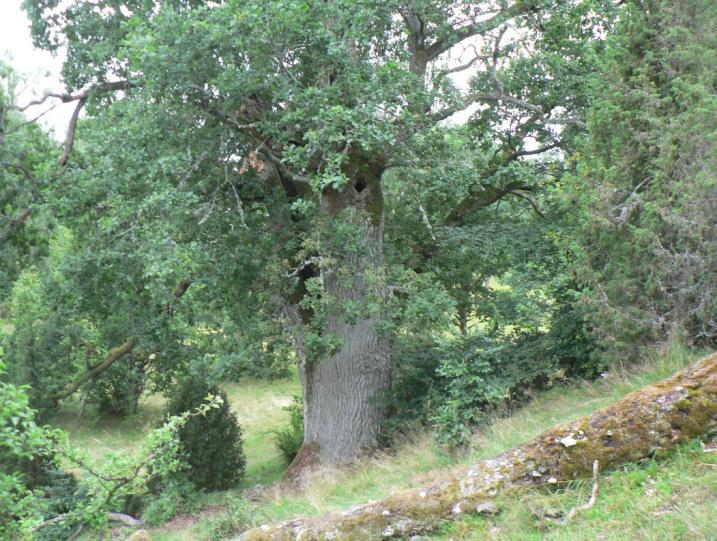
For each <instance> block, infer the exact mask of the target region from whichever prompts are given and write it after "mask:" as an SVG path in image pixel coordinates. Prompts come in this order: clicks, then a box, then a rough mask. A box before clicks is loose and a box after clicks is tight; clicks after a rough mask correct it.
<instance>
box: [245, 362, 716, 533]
mask: <svg viewBox="0 0 717 541" xmlns="http://www.w3.org/2000/svg"><path fill="white" fill-rule="evenodd" d="M716 428H717V353H715V354H712V355H710V356H708V357H705V358H703V359H702V360H700V361H698V362H696V363H694V364H692V365H691V366H689V367H687V368H685V369H684V370H681V371H679V372H677V373H676V374H675V375H674V376H672V377H670V378H669V379H666V380H664V381H662V382H660V383H657V384H655V385H650V386H648V387H645V388H643V389H641V390H639V391H636V392H634V393H632V394H630V395H628V396H626V397H624V398H623V399H621V400H620V401H618V402H617V403H616V404H614V405H612V406H609V407H607V408H604V409H601V410H599V411H597V412H595V413H593V414H592V415H589V416H586V417H583V418H581V419H578V420H577V421H575V422H573V423H570V424H567V425H560V426H556V427H553V428H551V429H549V430H547V431H545V432H543V433H542V434H540V435H539V436H537V437H536V438H534V439H532V440H531V441H529V442H527V443H525V444H523V445H521V446H519V447H515V448H513V449H510V450H508V451H505V452H504V453H502V454H500V455H498V456H497V457H495V458H492V459H489V460H483V461H481V462H478V463H477V464H475V465H473V466H472V467H471V468H469V469H468V470H463V471H459V472H456V473H455V474H453V475H452V476H450V477H448V478H446V479H444V480H443V481H440V482H437V483H435V484H433V485H430V486H427V487H424V488H418V489H413V490H409V491H405V492H400V493H396V494H393V495H391V496H389V497H388V498H386V499H385V500H383V501H380V502H378V503H372V504H368V505H362V506H359V507H355V508H353V509H351V510H349V511H346V512H343V513H334V514H330V515H326V516H323V517H318V518H313V519H298V520H293V521H290V522H284V523H281V524H276V525H273V526H267V525H264V526H261V527H259V528H254V529H252V530H249V531H247V532H245V533H244V534H243V535H241V536H240V537H239V540H240V541H258V540H298V539H301V541H316V540H329V539H331V540H362V539H363V540H369V539H386V538H407V537H410V536H411V535H414V534H421V533H425V532H427V531H431V530H432V529H434V528H436V527H437V526H438V525H440V524H441V523H442V522H444V521H445V520H450V519H451V518H455V517H456V516H457V515H460V514H462V513H470V512H476V511H478V512H479V511H480V510H481V509H484V508H485V507H486V506H487V505H490V502H491V500H492V499H493V498H494V497H495V496H496V495H497V494H498V493H499V492H504V491H507V490H510V489H524V488H529V487H539V486H544V485H547V484H552V483H561V482H565V481H569V480H571V479H576V478H580V477H589V476H590V472H591V469H592V464H593V462H594V461H595V460H597V461H599V463H600V467H601V468H602V469H610V468H615V467H617V466H620V465H622V464H624V463H626V462H633V461H636V460H639V459H642V458H645V457H650V456H653V455H655V454H656V453H659V452H662V451H665V450H667V449H669V448H671V447H674V446H675V445H678V444H681V443H683V442H686V441H688V440H690V439H692V438H695V437H697V436H701V435H704V434H708V433H709V432H711V431H713V430H715V429H716Z"/></svg>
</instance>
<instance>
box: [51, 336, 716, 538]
mask: <svg viewBox="0 0 717 541" xmlns="http://www.w3.org/2000/svg"><path fill="white" fill-rule="evenodd" d="M698 356H699V355H698V354H697V353H691V352H689V351H686V350H684V349H681V348H674V349H672V350H669V351H666V352H664V353H663V354H661V355H655V356H654V357H652V358H649V359H646V360H645V362H644V363H643V364H642V365H641V366H639V367H638V368H634V367H633V368H631V369H629V370H625V369H621V368H619V367H618V368H615V369H613V370H612V371H611V372H609V373H607V374H605V375H604V376H603V377H602V378H600V379H599V380H597V381H594V382H572V383H565V384H560V385H556V386H555V387H554V388H552V389H550V390H548V391H546V392H541V393H536V395H535V396H534V397H533V398H532V400H531V401H530V402H529V403H528V404H526V405H525V406H523V407H521V408H519V409H517V410H515V411H513V412H504V413H503V414H502V415H499V416H496V417H495V418H494V419H493V420H492V422H491V423H490V424H489V425H488V426H486V427H485V428H484V429H483V430H481V431H480V432H479V433H477V434H476V435H475V437H474V439H473V441H472V444H471V445H470V447H469V448H466V449H463V450H461V451H459V452H449V451H447V450H446V449H443V448H441V447H440V446H438V445H437V444H435V443H434V441H433V440H432V438H431V437H430V436H429V435H428V434H426V433H416V434H414V435H413V436H412V437H411V438H410V439H409V438H406V439H404V440H403V441H402V442H400V443H399V444H398V445H397V446H396V447H395V448H394V449H392V450H390V451H389V452H381V453H378V454H375V455H373V456H371V457H366V458H364V459H362V460H360V461H359V462H358V463H357V464H355V465H354V466H352V467H351V468H348V469H344V470H325V471H322V472H321V474H316V475H315V476H314V477H311V478H310V479H309V480H308V481H307V482H306V483H305V484H304V485H303V486H301V487H300V488H297V487H295V486H292V485H289V484H288V483H285V482H282V481H281V477H282V473H283V469H284V467H285V466H284V463H283V460H282V458H281V456H280V455H279V453H278V451H277V450H276V449H275V447H274V445H273V438H272V435H271V431H272V430H275V429H277V428H280V427H282V426H283V425H284V424H286V423H287V422H288V414H287V412H286V411H285V410H284V409H283V408H284V407H285V406H286V405H288V404H289V403H290V402H291V399H292V397H293V396H294V395H295V394H297V393H298V392H300V385H299V382H298V378H297V377H296V376H294V377H292V378H289V379H287V380H282V381H279V382H273V383H268V382H265V381H257V380H253V379H248V378H247V379H245V380H243V381H242V382H241V383H238V384H231V385H226V386H225V390H226V391H227V393H228V396H229V401H230V403H231V405H232V408H233V409H234V411H236V413H237V415H238V417H239V421H240V423H241V425H242V429H243V434H244V442H245V443H244V449H245V453H246V455H247V473H246V477H245V479H244V481H243V483H242V485H241V486H240V487H238V488H237V489H235V490H230V491H223V492H215V493H211V494H207V495H204V496H202V497H201V499H200V501H199V502H198V505H197V509H198V510H197V511H195V512H191V513H185V514H182V515H179V516H177V517H175V518H174V519H172V520H171V521H170V522H169V523H167V524H165V525H163V526H161V527H156V528H152V529H150V533H151V535H152V539H156V540H160V541H180V540H181V541H184V540H186V541H199V540H204V539H215V538H219V537H221V535H232V534H233V533H236V532H237V531H239V530H241V529H242V528H244V527H246V526H248V525H251V524H261V523H265V522H271V521H277V520H285V519H290V518H293V517H297V516H311V515H318V514H321V513H325V512H327V511H332V510H339V509H344V508H346V507H349V506H352V505H356V504H359V503H363V502H366V501H369V500H377V499H380V498H382V497H385V496H387V495H388V494H390V493H391V492H392V491H395V490H400V489H403V488H408V487H411V486H415V485H418V484H423V483H429V482H431V481H432V480H435V479H439V478H440V477H441V476H443V475H445V474H446V473H447V472H449V471H450V470H451V469H453V468H460V467H462V466H466V465H468V464H470V463H472V462H473V461H477V460H480V459H483V458H488V457H491V456H494V455H496V454H498V453H500V452H502V451H504V450H505V449H508V448H510V447H513V446H515V445H517V444H520V443H522V442H524V441H526V440H528V439H529V438H531V437H533V436H534V435H536V434H538V433H540V432H541V431H543V430H545V429H547V428H549V427H550V426H552V425H554V424H557V423H563V422H568V421H571V420H574V419H575V418H577V417H580V416H582V415H585V414H588V413H590V412H592V411H594V410H596V409H598V408H601V407H603V406H606V405H608V404H610V403H612V402H614V401H615V400H617V399H619V398H620V397H622V396H624V395H626V394H628V393H629V392H631V391H633V390H636V389H638V388H640V387H642V386H644V385H647V384H650V383H653V382H655V381H658V380H660V379H662V378H664V377H667V376H669V375H670V374H672V373H673V372H674V371H675V370H678V369H679V368H681V367H683V366H684V365H685V364H687V363H688V362H689V361H690V360H693V359H694V358H696V357H698ZM162 406H163V403H162V400H161V399H160V398H158V397H155V396H149V397H147V398H146V399H145V400H144V401H143V403H142V407H141V409H140V412H139V413H138V414H137V415H135V416H133V417H132V418H129V419H125V420H118V419H112V418H90V419H89V420H88V419H87V418H85V419H83V422H82V423H79V424H78V423H77V416H78V411H79V405H78V404H74V405H70V406H68V407H66V408H65V409H64V410H62V411H61V412H60V413H59V414H58V415H57V417H56V418H55V419H54V424H55V425H56V426H59V427H61V428H64V429H65V430H67V431H68V432H69V433H70V434H71V438H72V441H73V443H74V444H75V445H77V446H80V447H83V448H85V449H86V450H88V451H89V452H90V453H91V454H92V455H93V456H94V457H95V458H101V457H102V455H103V454H104V453H106V452H108V451H110V450H114V451H117V450H126V451H127V452H132V450H133V449H134V448H135V446H137V445H138V444H139V442H140V441H141V440H142V438H143V436H144V434H145V433H146V431H147V430H149V429H150V428H151V427H153V426H154V425H155V424H156V423H157V422H158V421H159V420H160V418H161V411H162ZM591 484H592V483H591V481H589V480H586V481H579V482H575V483H572V484H570V485H569V486H563V487H559V488H558V489H555V490H552V491H546V492H535V491H534V492H530V493H528V494H522V495H521V496H520V498H518V497H515V496H513V499H510V498H511V497H510V496H505V497H503V501H501V506H500V507H501V508H502V509H503V511H502V512H501V513H500V514H499V515H497V516H495V517H490V518H482V517H471V516H469V517H467V518H465V519H463V520H461V521H458V522H456V523H450V524H447V525H446V526H445V528H444V529H443V530H441V531H440V532H437V533H436V534H434V535H432V536H429V537H426V539H436V540H444V541H448V540H478V539H505V540H516V541H517V540H522V539H544V538H545V539H586V540H587V539H625V540H627V539H665V540H667V539H717V537H715V536H717V504H716V503H715V502H717V454H708V453H703V452H702V451H701V450H700V447H699V445H698V444H697V443H696V442H695V443H693V444H691V445H689V446H687V447H684V448H681V449H680V450H678V451H677V452H675V453H673V454H671V455H669V456H668V457H663V458H661V459H660V460H659V461H648V462H645V463H644V464H637V465H630V466H629V467H626V468H625V469H624V470H620V471H617V472H607V473H605V474H603V475H602V476H601V484H602V490H601V494H600V496H599V498H598V500H597V503H596V505H595V506H594V507H593V508H592V509H590V510H588V511H585V512H583V513H578V515H577V516H576V517H575V518H574V519H573V520H572V521H570V522H569V523H568V524H567V525H564V526H559V525H556V524H555V523H554V522H551V520H550V517H551V516H557V515H559V513H561V512H562V513H566V512H567V510H568V509H570V508H571V507H575V506H578V505H581V504H583V503H585V502H586V501H587V499H588V497H589V494H590V490H591ZM256 485H262V487H263V488H261V489H258V488H253V487H256ZM247 490H248V491H250V492H251V493H252V497H251V499H252V502H251V503H248V502H246V500H244V499H243V498H241V496H242V495H246V494H247V492H246V491H247ZM506 498H507V500H506ZM710 536H712V537H710Z"/></svg>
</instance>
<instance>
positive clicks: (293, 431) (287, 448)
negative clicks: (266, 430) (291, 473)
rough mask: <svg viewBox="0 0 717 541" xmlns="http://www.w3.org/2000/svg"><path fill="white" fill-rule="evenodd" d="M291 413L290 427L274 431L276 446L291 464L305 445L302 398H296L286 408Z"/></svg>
mask: <svg viewBox="0 0 717 541" xmlns="http://www.w3.org/2000/svg"><path fill="white" fill-rule="evenodd" d="M284 410H285V411H288V412H289V426H287V427H286V428H282V429H280V430H274V431H273V432H272V434H273V435H274V444H275V445H276V448H277V449H278V450H279V452H280V453H281V455H282V456H283V457H284V460H286V463H287V464H289V463H291V461H292V460H294V457H295V456H296V454H297V453H298V452H299V449H300V448H301V444H302V443H304V405H303V402H302V399H301V397H300V396H294V401H293V402H292V403H291V404H289V405H288V406H286V407H285V408H284Z"/></svg>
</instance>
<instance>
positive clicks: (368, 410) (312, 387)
mask: <svg viewBox="0 0 717 541" xmlns="http://www.w3.org/2000/svg"><path fill="white" fill-rule="evenodd" d="M345 173H346V176H347V178H349V179H351V181H350V182H349V184H348V185H347V186H346V187H345V188H343V189H341V190H340V191H339V190H333V189H331V188H328V189H326V190H324V192H323V193H322V195H321V208H322V212H323V213H324V214H325V215H326V216H327V217H328V219H330V220H338V221H337V223H342V224H350V226H351V228H352V229H353V230H355V238H354V241H355V242H353V243H352V245H351V246H350V247H346V249H345V250H339V255H338V257H337V261H336V264H335V265H332V266H328V267H322V269H321V281H322V284H323V290H324V294H325V295H326V296H327V298H329V299H331V304H330V306H329V307H328V308H327V313H326V323H325V327H324V329H323V332H325V333H328V334H330V335H331V336H333V337H335V338H338V340H339V341H340V347H339V348H338V351H336V352H334V353H333V354H332V355H330V356H329V357H328V358H321V359H309V358H305V359H304V360H302V362H301V363H300V366H299V369H300V376H301V381H302V385H303V390H304V444H303V446H302V449H301V450H300V451H299V453H298V455H297V457H296V459H295V460H294V462H293V463H292V466H291V468H290V470H289V476H297V475H300V474H301V473H302V472H303V471H304V470H305V469H307V468H310V467H312V466H317V465H321V464H324V465H326V464H332V465H336V464H345V463H348V462H351V461H352V460H354V459H355V458H356V456H357V454H358V453H360V452H361V451H362V450H364V449H368V448H371V447H373V446H375V445H376V444H377V442H378V437H379V432H380V428H381V420H382V419H383V417H384V412H383V408H381V406H380V400H379V398H380V395H381V394H382V393H383V392H384V391H385V390H386V389H388V387H389V385H390V382H391V377H390V376H391V369H392V364H391V355H390V350H391V348H390V338H389V337H388V336H387V335H386V334H385V333H382V332H381V331H380V323H381V320H382V317H383V315H382V314H380V313H367V314H362V315H359V316H358V317H356V318H347V317H346V314H345V313H344V307H345V306H349V305H353V306H359V307H365V306H366V305H367V303H368V302H370V300H371V298H373V299H374V300H375V299H376V298H378V299H380V298H382V296H383V295H385V293H384V292H382V291H380V290H377V289H376V286H375V284H372V283H370V281H369V280H367V278H366V277H367V274H368V275H371V274H374V275H375V274H376V273H377V272H379V270H380V269H381V268H382V266H383V264H384V256H383V249H384V246H383V242H384V241H383V236H384V216H383V195H382V193H381V184H380V175H381V168H380V167H379V166H372V165H371V164H370V163H369V162H368V161H367V160H365V159H363V157H361V156H357V155H354V154H351V160H350V163H349V165H348V166H347V171H345Z"/></svg>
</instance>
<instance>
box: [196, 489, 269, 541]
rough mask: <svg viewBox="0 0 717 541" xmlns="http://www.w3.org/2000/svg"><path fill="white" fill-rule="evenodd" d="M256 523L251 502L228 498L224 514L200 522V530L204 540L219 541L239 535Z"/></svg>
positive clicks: (239, 498)
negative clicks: (204, 537)
mask: <svg viewBox="0 0 717 541" xmlns="http://www.w3.org/2000/svg"><path fill="white" fill-rule="evenodd" d="M257 523H258V520H257V515H256V510H255V508H254V506H253V505H252V504H251V502H249V501H248V500H246V499H244V498H241V497H230V498H228V499H227V510H226V512H225V513H223V514H222V515H219V516H218V517H212V518H209V519H205V520H204V521H202V523H201V530H202V532H204V533H205V536H206V539H210V540H212V541H220V540H221V539H228V538H231V537H235V536H237V535H240V534H241V533H243V532H245V531H246V530H248V529H249V528H252V527H253V526H256V524H257Z"/></svg>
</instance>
